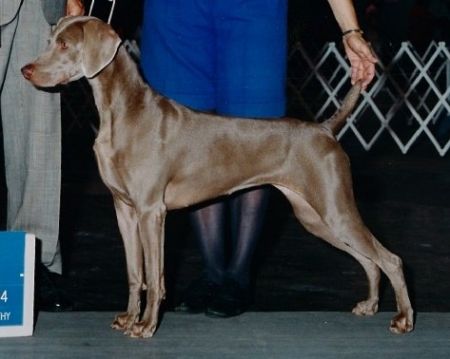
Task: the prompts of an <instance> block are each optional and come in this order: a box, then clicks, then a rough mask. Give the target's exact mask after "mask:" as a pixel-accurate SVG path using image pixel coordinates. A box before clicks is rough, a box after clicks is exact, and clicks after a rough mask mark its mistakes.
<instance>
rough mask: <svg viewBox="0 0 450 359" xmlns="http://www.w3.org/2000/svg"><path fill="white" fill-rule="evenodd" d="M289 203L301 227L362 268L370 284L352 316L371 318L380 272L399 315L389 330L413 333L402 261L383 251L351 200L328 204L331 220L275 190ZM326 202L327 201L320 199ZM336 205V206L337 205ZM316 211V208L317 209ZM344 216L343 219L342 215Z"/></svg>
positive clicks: (284, 190)
mask: <svg viewBox="0 0 450 359" xmlns="http://www.w3.org/2000/svg"><path fill="white" fill-rule="evenodd" d="M276 187H277V188H278V189H280V191H281V192H282V193H283V194H284V195H285V196H286V197H287V199H288V200H289V202H290V203H291V205H292V207H293V210H294V214H295V216H296V217H297V218H298V220H299V221H300V222H301V223H302V224H303V225H304V227H305V228H306V229H307V230H308V231H310V232H311V233H313V234H314V235H316V236H318V237H320V238H322V239H324V240H325V241H327V242H328V243H330V244H332V245H333V246H335V247H337V248H339V249H341V250H343V251H345V252H347V253H349V254H350V255H352V256H353V257H354V258H355V259H356V260H357V261H358V262H359V263H360V264H361V265H362V266H363V268H364V270H365V272H366V275H367V278H368V281H369V297H368V298H367V300H365V301H362V302H360V303H358V304H357V305H356V306H355V308H354V309H353V313H355V314H358V315H370V314H374V313H375V312H376V310H377V309H378V297H379V294H378V292H379V279H380V270H379V268H381V269H382V270H383V272H384V273H385V274H386V275H387V277H388V278H389V280H390V281H391V284H392V286H393V288H394V291H395V295H396V299H397V308H398V312H399V313H398V314H397V316H396V317H395V318H394V319H393V320H392V322H391V327H390V330H391V331H392V332H394V333H405V332H409V331H411V330H412V329H413V310H412V308H411V303H410V301H409V297H408V293H407V289H406V284H405V279H404V276H403V271H402V265H401V260H400V258H399V257H398V256H396V255H394V254H392V253H391V252H389V251H388V250H386V249H385V248H384V247H383V246H382V245H381V244H380V243H379V242H378V241H377V240H376V239H375V237H374V236H373V235H372V234H371V233H370V231H369V230H368V229H367V228H366V227H365V225H364V224H363V223H362V221H361V219H360V216H359V213H358V211H357V209H356V205H354V203H353V199H352V198H346V199H339V200H336V201H327V203H328V206H329V207H330V206H335V205H336V206H337V205H339V206H341V207H342V208H332V209H330V208H327V211H329V212H330V213H334V215H333V216H330V215H328V216H327V215H325V214H324V213H320V210H319V209H316V208H314V207H313V206H312V205H311V204H310V203H309V202H308V201H306V200H305V199H304V198H303V197H302V196H301V195H300V194H298V193H296V192H293V191H292V190H290V189H287V188H285V187H281V186H276ZM322 200H324V201H326V199H324V198H322ZM337 202H339V204H337ZM317 207H318V206H317ZM342 213H344V214H345V216H346V217H345V218H344V215H343V214H342Z"/></svg>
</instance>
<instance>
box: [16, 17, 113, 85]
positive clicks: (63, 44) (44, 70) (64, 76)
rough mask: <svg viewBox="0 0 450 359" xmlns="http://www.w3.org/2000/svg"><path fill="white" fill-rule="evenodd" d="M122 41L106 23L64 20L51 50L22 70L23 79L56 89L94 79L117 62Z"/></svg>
mask: <svg viewBox="0 0 450 359" xmlns="http://www.w3.org/2000/svg"><path fill="white" fill-rule="evenodd" d="M120 44H121V40H120V38H119V36H118V35H117V34H116V32H115V31H114V30H113V29H112V28H111V26H109V25H108V24H105V23H104V22H103V21H101V20H99V19H97V18H95V17H91V16H75V17H64V18H62V19H61V20H60V21H59V22H58V24H57V26H56V28H55V30H54V31H53V33H52V36H51V37H50V39H49V44H48V48H47V50H46V51H45V52H44V53H43V54H42V55H40V56H39V57H38V58H37V59H35V60H34V61H33V62H31V63H29V64H27V65H25V66H24V67H23V68H22V74H23V76H24V77H25V78H26V79H27V80H29V81H30V82H31V83H32V84H34V85H35V86H39V87H53V86H56V85H59V84H65V83H68V82H71V81H75V80H78V79H80V78H82V77H83V76H86V77H87V78H92V77H94V76H96V75H97V74H98V73H99V72H100V71H102V70H103V69H104V68H105V67H106V66H108V65H109V64H110V63H111V61H112V60H113V59H114V56H115V55H116V53H117V50H118V48H119V46H120Z"/></svg>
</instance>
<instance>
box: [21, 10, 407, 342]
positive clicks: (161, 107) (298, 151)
mask: <svg viewBox="0 0 450 359" xmlns="http://www.w3.org/2000/svg"><path fill="white" fill-rule="evenodd" d="M22 72H23V74H24V76H25V78H26V79H28V80H29V81H30V82H31V83H33V84H34V85H35V86H38V87H51V86H56V85H58V84H64V83H68V82H70V81H74V80H77V79H80V78H81V77H83V76H85V77H87V79H88V81H89V83H90V85H91V86H92V89H93V93H94V97H95V102H96V105H97V108H98V112H99V114H100V129H99V133H98V137H97V139H96V141H95V145H94V150H95V153H96V155H97V161H98V166H99V169H100V174H101V176H102V179H103V181H104V182H105V184H106V185H107V186H108V187H109V189H110V190H111V192H112V195H113V198H114V204H115V208H116V212H117V218H118V222H119V227H120V231H121V234H122V237H123V241H124V245H125V252H126V260H127V271H128V282H129V301H128V308H127V311H126V312H125V313H123V314H119V315H117V316H116V318H115V320H114V322H113V324H112V326H113V328H116V329H120V330H124V331H125V333H126V334H128V335H130V336H132V337H150V336H152V335H153V333H154V332H155V329H156V326H157V322H158V311H159V306H160V303H161V301H162V300H163V299H164V297H165V286H164V261H163V258H164V255H163V248H164V220H165V216H166V212H167V210H170V209H175V208H182V207H187V206H190V205H192V204H195V203H198V202H201V201H205V200H207V199H210V198H214V197H218V196H221V195H225V194H229V193H232V192H235V191H238V190H241V189H244V188H249V187H253V186H259V185H263V184H271V185H273V186H275V187H276V188H278V189H279V190H280V191H281V192H282V193H283V194H284V195H285V196H286V198H287V199H288V201H289V202H290V203H291V205H292V207H293V210H294V213H295V215H296V217H297V218H298V220H299V221H300V222H301V223H302V225H303V226H304V227H305V228H307V229H308V230H309V231H310V232H311V233H313V234H315V235H316V236H318V237H320V238H322V239H324V240H325V241H327V242H329V243H330V244H332V245H333V246H335V247H337V248H339V249H342V250H343V251H345V252H347V253H349V254H350V255H352V256H353V257H354V258H355V259H356V260H357V261H358V262H359V263H361V265H362V267H363V268H364V270H365V272H366V274H367V278H368V281H369V295H368V298H367V299H366V300H364V301H362V302H359V303H358V304H357V305H356V306H355V308H354V309H353V313H355V314H357V315H373V314H374V313H376V311H377V310H378V296H379V280H380V269H381V270H382V271H383V272H384V273H385V274H386V275H387V277H388V278H389V280H390V282H391V284H392V286H393V288H394V291H395V296H396V299H397V308H398V313H397V315H396V316H395V317H394V318H393V319H392V321H391V324H390V330H391V331H392V332H394V333H405V332H409V331H411V330H412V329H413V310H412V308H411V303H410V300H409V298H408V292H407V288H406V284H405V280H404V276H403V271H402V262H401V260H400V258H399V257H397V256H396V255H394V254H392V253H391V252H389V251H388V250H387V249H385V248H384V247H383V246H382V245H381V244H380V243H379V242H378V241H377V240H376V239H375V237H374V236H373V235H372V234H371V233H370V231H369V230H368V229H367V228H366V226H365V225H364V223H363V222H362V220H361V217H360V215H359V213H358V210H357V208H356V204H355V200H354V198H353V191H352V181H351V174H350V166H349V161H348V158H347V156H346V154H345V153H344V151H343V150H342V148H341V146H340V145H339V143H338V142H337V141H336V139H335V136H334V135H335V134H336V132H337V131H338V130H339V128H341V126H342V125H343V124H344V123H345V121H346V118H347V116H348V115H349V113H350V111H351V110H352V109H353V107H354V106H355V104H356V102H357V100H358V97H359V94H360V91H361V88H360V86H359V85H356V86H354V87H353V88H352V89H351V90H350V92H349V94H348V95H347V97H346V98H345V100H344V103H343V105H342V107H341V109H340V110H338V111H337V112H336V114H335V115H334V116H333V117H332V118H330V119H329V120H327V121H325V122H324V123H321V124H314V123H309V122H302V121H299V120H296V119H288V118H286V119H283V120H259V121H246V120H242V119H238V118H227V117H220V116H215V115H211V114H206V113H199V112H195V111H192V110H190V109H188V108H186V107H183V106H181V105H179V104H177V103H175V102H174V101H171V100H169V99H167V98H165V97H163V96H161V95H159V94H157V93H156V92H155V91H153V90H152V89H151V88H150V87H149V86H148V85H147V84H145V83H144V81H143V80H142V79H141V77H140V75H139V72H138V70H137V67H136V65H135V63H134V62H133V60H132V59H131V58H130V57H129V55H128V54H127V52H126V50H125V49H124V47H123V46H121V40H120V39H119V37H118V36H117V34H116V33H115V32H114V31H113V30H112V29H111V27H110V26H108V25H106V24H105V23H103V22H102V21H100V20H98V19H96V18H92V17H71V18H64V19H62V20H61V21H60V22H59V24H58V26H57V28H56V29H55V31H54V33H53V36H52V37H51V39H50V43H49V48H48V51H47V52H45V53H44V54H42V55H41V56H40V57H39V58H37V59H36V60H35V61H34V62H32V63H30V64H28V65H26V66H24V67H23V69H22ZM142 290H146V291H147V292H146V298H147V301H146V302H147V306H146V308H145V310H144V311H143V314H142V315H141V308H140V295H141V291H142Z"/></svg>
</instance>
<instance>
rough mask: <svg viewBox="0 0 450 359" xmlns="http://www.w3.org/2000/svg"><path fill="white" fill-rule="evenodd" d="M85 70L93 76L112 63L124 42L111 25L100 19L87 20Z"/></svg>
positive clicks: (86, 73) (88, 74) (85, 27)
mask: <svg viewBox="0 0 450 359" xmlns="http://www.w3.org/2000/svg"><path fill="white" fill-rule="evenodd" d="M83 30H84V40H83V56H82V58H83V64H82V66H83V71H84V75H85V76H86V77H87V78H92V77H94V76H95V75H97V74H98V73H99V72H100V71H101V70H103V69H104V68H105V67H106V66H108V65H109V64H110V62H111V61H112V60H113V59H114V56H116V53H117V50H118V48H119V46H120V44H121V42H122V40H121V39H120V37H119V36H118V35H117V34H116V32H115V31H114V30H113V29H112V27H111V26H109V25H108V24H105V23H104V22H103V21H100V20H90V21H87V22H86V23H85V24H84V26H83Z"/></svg>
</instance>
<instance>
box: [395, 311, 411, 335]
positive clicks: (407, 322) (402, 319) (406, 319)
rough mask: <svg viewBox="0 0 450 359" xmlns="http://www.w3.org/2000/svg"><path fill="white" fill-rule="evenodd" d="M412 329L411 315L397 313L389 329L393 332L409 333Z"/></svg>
mask: <svg viewBox="0 0 450 359" xmlns="http://www.w3.org/2000/svg"><path fill="white" fill-rule="evenodd" d="M413 329H414V323H413V320H412V315H411V316H407V315H405V314H403V313H400V314H397V315H396V316H395V317H394V318H393V319H392V320H391V325H390V327H389V330H390V331H391V332H392V333H395V334H404V333H409V332H411V331H412V330H413Z"/></svg>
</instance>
